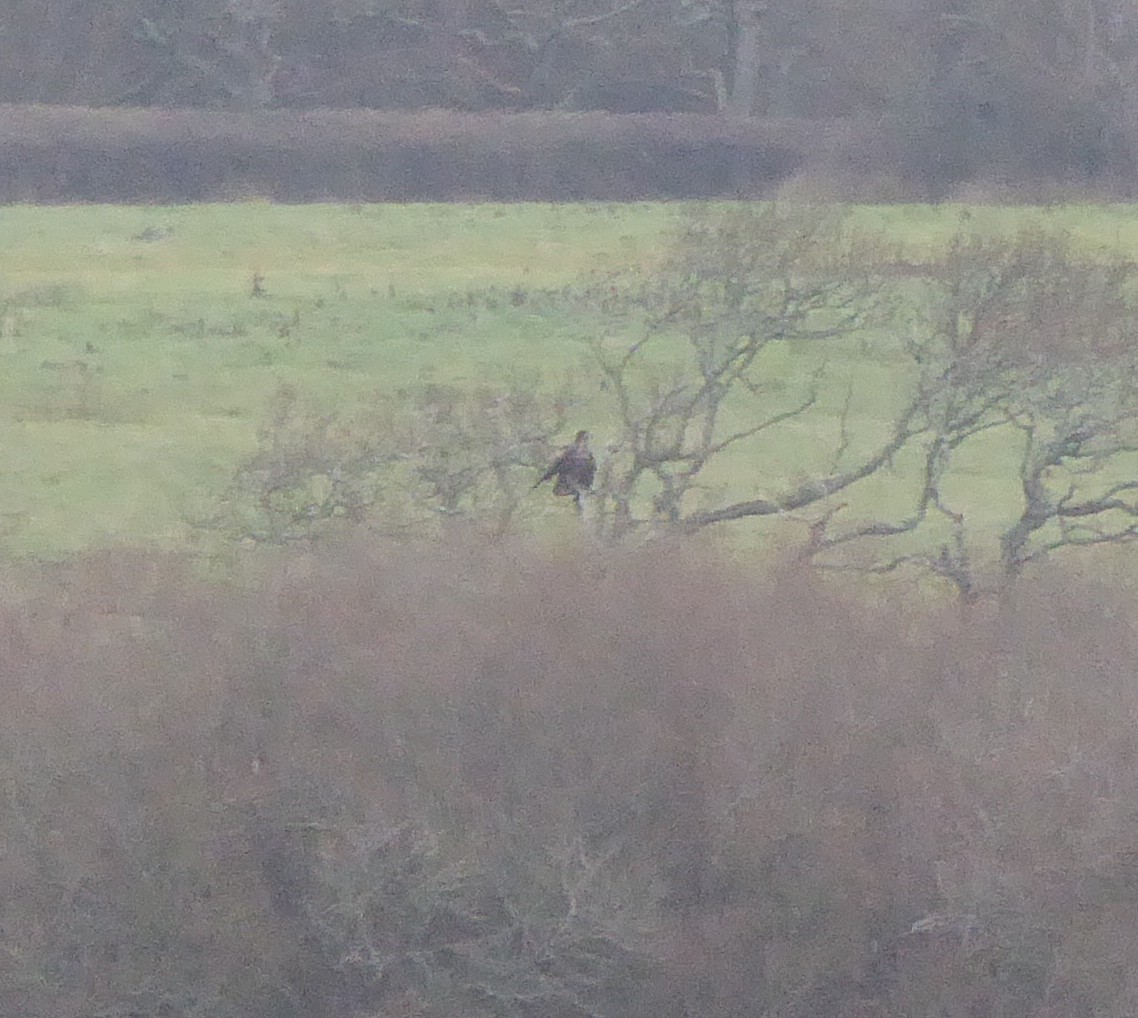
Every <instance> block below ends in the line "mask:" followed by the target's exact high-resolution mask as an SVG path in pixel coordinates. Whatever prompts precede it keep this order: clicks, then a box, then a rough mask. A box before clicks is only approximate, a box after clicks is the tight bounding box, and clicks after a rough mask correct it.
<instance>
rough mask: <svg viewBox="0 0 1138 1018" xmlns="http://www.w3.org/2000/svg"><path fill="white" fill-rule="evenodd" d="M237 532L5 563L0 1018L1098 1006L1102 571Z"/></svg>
mask: <svg viewBox="0 0 1138 1018" xmlns="http://www.w3.org/2000/svg"><path fill="white" fill-rule="evenodd" d="M705 554H706V549H705ZM243 562H244V565H245V566H246V567H247V571H246V570H243V575H245V577H246V582H245V583H244V584H242V585H241V586H240V587H235V586H227V585H223V584H220V583H217V582H212V581H210V580H209V579H208V578H207V577H205V576H203V575H202V570H201V569H200V567H198V566H194V565H193V564H192V563H187V562H179V561H177V560H173V559H169V558H161V557H158V556H155V555H148V554H146V553H141V552H126V551H118V552H108V553H103V554H97V555H91V556H88V557H86V558H84V559H79V560H76V561H73V562H72V563H70V564H68V565H66V566H61V567H58V568H56V569H55V570H48V569H47V568H44V569H41V570H39V571H36V570H32V571H27V570H20V569H19V568H17V567H16V566H15V565H14V564H11V563H9V564H8V565H7V574H6V575H7V587H6V589H7V590H8V591H9V597H8V598H7V599H6V601H5V602H3V603H0V651H2V653H3V661H4V667H3V668H0V707H2V708H3V709H2V710H0V766H2V773H3V776H4V779H3V781H0V824H2V825H3V830H4V850H3V852H0V886H3V888H4V894H3V896H0V948H2V952H0V959H2V960H0V1001H2V1002H3V1003H4V1005H6V1006H5V1007H3V1008H2V1009H0V1010H2V1012H3V1014H4V1015H11V1016H16V1015H18V1016H21V1018H92V1016H95V1015H99V1016H103V1018H191V1016H204V1015H209V1016H210V1018H397V1016H406V1018H410V1016H418V1018H683V1016H690V1015H699V1016H701V1018H740V1016H759V1015H772V1016H773V1015H776V1014H777V1015H779V1016H780V1018H868V1016H870V1015H872V1016H874V1018H909V1016H915V1015H921V1016H933V1015H936V1016H940V1018H966V1016H978V1015H999V1016H1002V1018H1058V1016H1060V1015H1062V1016H1063V1018H1132V1016H1133V1015H1135V1014H1138V986H1136V985H1135V981H1134V979H1133V973H1134V972H1135V971H1138V939H1136V938H1135V937H1134V930H1135V928H1136V927H1138V827H1136V825H1135V822H1134V813H1135V807H1134V802H1135V789H1136V788H1138V726H1136V725H1135V720H1136V718H1138V686H1136V684H1135V682H1134V667H1133V661H1134V655H1135V652H1136V651H1138V628H1136V627H1135V625H1134V624H1133V619H1134V610H1133V609H1134V602H1133V598H1132V597H1131V596H1130V595H1128V594H1126V593H1125V592H1121V591H1114V592H1112V591H1110V590H1106V589H1095V588H1093V587H1089V586H1087V585H1086V584H1083V583H1080V582H1079V581H1078V580H1077V578H1075V577H1073V576H1071V575H1069V574H1065V573H1063V572H1059V571H1057V570H1044V571H1041V572H1039V573H1038V574H1036V575H1035V576H1033V578H1032V579H1033V581H1034V582H1033V584H1032V585H1028V584H1027V583H1025V584H1024V585H1022V586H1021V587H1019V588H1017V591H1016V593H1015V596H1014V597H1008V598H1006V599H1005V600H1004V601H1002V602H1001V603H980V604H977V605H974V606H970V607H967V608H964V609H961V610H959V611H953V610H952V609H951V606H950V605H949V604H948V603H940V604H938V603H936V602H934V601H931V600H930V601H929V602H927V603H925V604H924V605H922V604H921V600H920V598H916V597H914V596H913V592H912V591H911V590H907V589H900V590H898V591H897V595H898V596H896V597H891V596H889V595H888V593H887V592H885V591H880V590H879V591H878V592H877V593H878V595H879V596H878V597H877V598H875V599H874V600H875V603H874V604H869V603H867V601H868V600H869V599H867V598H865V597H864V595H863V594H861V593H857V592H847V593H846V594H843V592H842V590H841V589H839V588H837V587H836V586H835V585H834V584H833V583H823V582H820V581H819V580H818V579H817V577H812V576H810V575H803V574H802V571H801V570H800V569H798V568H796V564H795V563H790V564H789V568H787V569H785V570H784V571H780V572H771V571H767V572H765V573H763V572H760V571H758V570H756V569H755V568H754V567H752V569H751V570H750V571H749V572H748V571H744V570H743V569H741V568H738V567H734V566H731V565H729V564H728V563H727V562H725V561H723V560H722V559H720V560H714V559H709V560H704V561H701V560H700V557H699V556H697V554H696V546H695V545H689V546H688V548H687V549H683V548H677V547H667V548H666V547H663V546H660V547H657V548H656V549H648V550H645V551H642V552H640V553H636V554H632V553H628V554H621V553H617V552H615V551H611V552H610V553H609V554H607V555H604V556H601V555H598V554H597V553H596V549H585V548H582V549H579V553H578V554H577V555H572V556H571V555H569V554H564V555H558V556H551V555H546V554H541V553H537V552H535V551H533V550H526V549H525V548H522V547H520V546H509V547H505V546H498V547H496V548H486V547H481V546H479V545H471V544H466V543H465V542H462V541H459V540H457V539H452V540H451V541H450V543H444V544H443V545H441V546H439V547H437V548H432V549H426V548H424V549H414V548H410V547H397V546H394V545H385V544H383V543H381V542H378V541H375V540H372V541H368V542H364V541H360V542H358V543H352V544H349V545H347V546H345V547H342V548H336V549H334V548H331V547H329V546H327V545H325V546H314V547H312V548H309V549H307V550H305V551H293V552H290V553H289V554H288V555H286V556H284V557H283V558H282V560H281V562H280V564H279V566H272V567H269V566H267V564H266V563H265V562H264V561H263V560H259V562H257V563H255V562H254V561H252V560H251V559H250V560H243ZM254 576H257V577H260V579H259V580H258V581H254V580H253V577H254ZM17 590H18V591H20V598H19V599H18V602H17V599H16V598H14V597H12V596H11V594H12V592H14V591H17Z"/></svg>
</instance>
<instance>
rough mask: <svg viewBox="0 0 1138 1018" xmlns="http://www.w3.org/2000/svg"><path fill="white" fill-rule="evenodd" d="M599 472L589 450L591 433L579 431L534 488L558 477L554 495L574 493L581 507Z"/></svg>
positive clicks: (574, 497) (578, 505)
mask: <svg viewBox="0 0 1138 1018" xmlns="http://www.w3.org/2000/svg"><path fill="white" fill-rule="evenodd" d="M596 474H597V461H596V460H595V459H593V454H592V453H591V452H590V451H589V433H588V432H587V431H578V432H577V437H576V438H574V439H573V444H572V445H567V446H566V447H565V448H564V449H563V450H562V451H561V455H560V456H558V457H557V459H555V460H554V461H553V462H552V463H551V464H550V465H549V469H548V470H546V471H545V473H544V474H542V475H541V477H540V478H538V481H537V483H536V484H535V485H534V489H537V488H540V487H541V486H542V485H543V484H544V483H545V482H546V481H548V480H550V479H552V478H553V477H556V478H557V483H556V484H554V486H553V494H554V495H572V496H573V501H574V502H575V503H576V505H577V508H578V509H580V508H581V499H582V497H583V496H585V495H586V494H588V493H589V492H590V491H592V490H593V478H594V477H595V476H596Z"/></svg>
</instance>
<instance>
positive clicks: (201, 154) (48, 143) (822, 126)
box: [0, 105, 880, 202]
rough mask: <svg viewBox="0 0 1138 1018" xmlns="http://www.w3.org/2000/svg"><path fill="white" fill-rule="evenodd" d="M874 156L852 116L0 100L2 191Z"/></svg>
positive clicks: (761, 175) (499, 194) (655, 176)
mask: <svg viewBox="0 0 1138 1018" xmlns="http://www.w3.org/2000/svg"><path fill="white" fill-rule="evenodd" d="M870 153H876V154H874V155H872V156H871V155H870ZM879 158H880V145H879V144H877V142H876V139H875V138H874V137H873V132H872V131H871V130H868V131H867V129H866V128H865V127H863V126H861V125H859V124H857V123H855V122H847V121H825V122H818V121H799V120H762V119H744V118H734V117H726V116H706V115H699V114H663V113H651V114H612V113H601V112H589V113H520V114H510V113H479V114H472V113H462V112H457V111H444V110H435V111H426V112H390V111H375V110H357V111H350V112H349V111H331V110H322V111H281V110H278V111H261V112H256V113H226V112H213V111H204V110H187V109H155V108H150V109H140V108H135V109H122V108H118V109H86V108H80V107H54V106H24V105H19V106H18V105H8V106H0V201H5V202H68V201H90V202H194V201H218V200H226V199H232V198H242V197H246V198H247V197H264V198H267V199H272V200H277V201H291V202H305V201H324V200H330V201H331V200H334V201H445V200H477V199H490V200H499V201H510V200H548V201H576V200H586V199H608V200H636V199H667V198H710V197H719V196H725V197H735V196H754V195H758V194H763V193H769V191H770V190H771V188H772V187H774V186H776V185H778V184H779V183H780V182H782V181H784V180H786V179H787V178H788V177H790V176H792V175H794V174H797V173H801V172H804V171H805V172H809V171H811V170H812V169H816V168H818V167H822V168H823V171H824V172H826V173H834V174H837V175H839V176H842V175H852V176H854V177H858V176H866V175H871V174H873V173H874V172H875V170H874V167H873V165H872V163H873V162H874V161H875V160H876V159H879Z"/></svg>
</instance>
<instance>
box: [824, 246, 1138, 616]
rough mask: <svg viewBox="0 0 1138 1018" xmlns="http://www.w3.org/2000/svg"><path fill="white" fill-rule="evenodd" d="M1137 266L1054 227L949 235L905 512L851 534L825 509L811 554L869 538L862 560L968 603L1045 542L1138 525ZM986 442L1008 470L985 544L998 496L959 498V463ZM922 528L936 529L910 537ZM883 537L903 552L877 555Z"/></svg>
mask: <svg viewBox="0 0 1138 1018" xmlns="http://www.w3.org/2000/svg"><path fill="white" fill-rule="evenodd" d="M1134 269H1135V267H1134V266H1133V264H1132V263H1130V262H1129V261H1127V260H1124V259H1113V260H1112V259H1110V258H1107V257H1104V256H1097V257H1094V258H1092V257H1090V256H1088V255H1085V254H1082V253H1080V252H1079V251H1078V250H1077V249H1076V248H1075V247H1074V246H1073V244H1072V242H1071V241H1070V240H1069V238H1067V237H1065V236H1062V235H1055V234H1043V233H1040V232H1037V231H1033V232H1027V233H1024V234H1021V235H1019V236H1017V237H1013V238H1001V239H984V238H978V237H975V236H964V235H961V236H959V237H957V238H956V240H955V241H954V243H953V244H952V246H951V248H950V249H949V251H948V252H947V254H946V256H945V257H944V259H943V260H942V261H941V262H940V264H939V265H937V266H936V267H935V274H934V275H933V277H932V278H931V279H930V282H929V284H928V285H929V292H928V294H927V295H926V297H925V302H924V303H925V309H926V311H925V315H924V319H923V320H922V321H920V322H916V323H913V325H912V329H913V336H912V339H911V340H910V342H909V346H910V350H911V353H912V356H913V358H914V360H915V361H916V362H917V363H918V364H919V366H920V376H919V380H918V382H917V402H918V403H919V404H920V405H921V406H922V415H923V417H924V423H925V430H924V432H923V434H922V436H921V441H922V443H923V448H922V452H921V457H920V460H921V469H920V476H921V484H920V487H919V489H918V492H917V495H916V497H915V500H914V503H913V507H912V511H911V513H910V514H909V515H908V516H907V517H906V518H904V519H902V520H899V521H897V522H895V523H890V524H883V523H882V522H880V521H873V522H866V523H862V524H859V525H854V526H851V527H847V528H846V529H841V528H840V527H834V528H831V527H830V523H831V521H832V519H833V517H831V518H828V519H827V520H826V521H825V524H826V529H825V535H824V536H822V537H821V538H820V539H819V540H818V541H816V542H815V544H814V546H813V548H812V554H817V553H820V552H826V553H831V554H830V556H829V558H828V561H829V562H830V563H831V564H833V563H834V562H835V559H834V558H833V556H832V553H833V552H834V551H835V550H836V549H838V548H843V550H845V551H849V550H850V548H851V547H854V546H860V548H861V550H862V551H863V552H864V550H865V548H866V539H873V551H872V552H871V553H870V554H871V557H872V558H873V559H874V562H873V564H872V565H871V566H870V567H869V568H872V569H874V570H877V571H892V570H895V569H897V568H900V567H902V566H907V565H918V566H924V567H927V568H929V569H931V570H932V571H934V572H935V573H937V574H939V575H941V576H943V577H944V578H946V579H947V580H949V581H950V582H951V583H953V584H954V585H955V586H956V587H957V589H958V590H959V592H960V593H961V595H962V597H964V598H965V599H966V600H969V599H973V598H975V597H976V596H977V595H978V594H979V593H981V592H982V591H983V590H985V589H988V588H990V587H992V586H1002V585H1003V584H1005V583H1007V582H1009V581H1010V580H1012V579H1014V578H1015V577H1016V576H1018V575H1019V574H1020V572H1021V571H1022V570H1023V568H1024V566H1025V565H1026V564H1027V563H1029V562H1032V561H1036V560H1038V559H1040V558H1042V557H1045V556H1046V555H1048V554H1049V553H1051V552H1054V551H1057V550H1059V549H1063V548H1068V547H1075V546H1082V545H1088V544H1102V543H1121V542H1124V541H1129V540H1132V539H1133V538H1134V537H1135V536H1138V497H1136V493H1138V482H1135V481H1134V480H1133V478H1134V469H1135V466H1138V460H1136V458H1135V454H1136V453H1138V385H1136V383H1135V367H1136V366H1138V365H1136V364H1135V353H1134V351H1133V349H1132V344H1131V343H1130V342H1129V338H1128V335H1129V332H1130V329H1131V327H1132V323H1133V320H1134V314H1135V308H1134V304H1133V283H1134ZM981 443H987V445H986V446H985V448H986V449H987V450H988V452H989V453H990V454H993V455H1001V454H1002V456H1003V458H1004V460H1005V461H1007V462H1008V464H1009V467H1010V469H1009V470H1008V476H1007V482H1006V483H1005V484H1004V485H1003V486H1002V488H1001V496H1000V501H1001V502H1004V501H1006V503H1007V505H1008V506H1009V507H1011V508H1010V510H1009V511H1008V512H1007V513H1005V514H1004V518H1005V519H1006V522H1005V523H1004V524H1003V525H1002V526H1001V527H1000V528H999V530H998V534H997V535H996V536H995V537H994V538H992V539H989V537H988V534H987V531H988V530H990V529H991V528H990V524H987V525H986V524H985V522H984V521H985V519H987V518H990V517H991V515H992V513H991V510H992V506H991V505H985V504H983V501H982V500H980V499H978V498H977V497H976V496H974V495H968V494H966V493H961V485H960V484H959V483H958V482H959V479H960V478H959V474H958V472H957V470H956V468H957V467H958V466H959V460H960V456H961V455H962V454H963V453H965V452H970V451H976V450H977V449H978V448H980V444H981ZM1001 450H1002V453H1001ZM1013 464H1014V465H1013ZM948 487H953V488H954V489H955V491H956V492H957V494H954V495H952V496H951V497H950V496H948V495H946V494H945V490H946V488H948ZM918 534H926V535H928V534H933V535H935V537H934V538H933V539H932V540H931V541H930V540H927V539H926V540H925V541H923V542H922V541H918V542H917V543H916V544H915V545H914V544H912V543H911V542H912V539H913V537H914V536H915V535H918ZM883 537H887V538H899V537H903V538H904V540H903V542H902V543H904V544H906V547H904V548H903V549H902V550H900V551H895V552H889V551H886V553H885V554H884V555H882V554H881V552H882V550H883V548H882V545H881V543H880V540H879V539H881V538H883ZM886 547H887V546H886ZM823 560H826V558H825V556H824V557H823ZM839 561H841V560H839ZM844 564H846V565H848V564H850V563H849V560H844ZM857 567H858V568H863V567H865V563H864V561H863V562H860V563H858V564H857Z"/></svg>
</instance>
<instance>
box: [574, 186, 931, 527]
mask: <svg viewBox="0 0 1138 1018" xmlns="http://www.w3.org/2000/svg"><path fill="white" fill-rule="evenodd" d="M843 218H844V217H843V214H842V213H840V212H839V211H837V210H834V209H831V208H826V207H817V208H802V207H797V208H782V207H779V206H774V205H772V206H764V207H761V208H733V209H731V210H730V211H729V212H727V213H723V214H720V215H715V216H712V217H711V218H708V219H706V220H704V221H700V222H695V223H692V224H689V225H688V226H687V227H686V228H685V230H684V231H683V233H682V235H681V236H680V237H679V238H678V240H677V245H676V253H675V255H674V257H673V258H672V259H671V260H669V261H668V262H667V264H665V265H664V266H663V267H662V268H661V269H660V270H658V271H657V272H655V273H653V274H652V276H651V277H650V278H648V279H646V280H642V281H641V282H640V283H639V284H638V285H634V286H631V287H629V288H628V290H627V292H626V293H625V295H624V296H623V297H621V298H616V299H615V303H616V304H618V305H620V306H619V307H613V310H614V311H615V312H616V313H617V314H627V313H628V312H629V310H630V309H636V308H641V309H645V310H646V314H645V315H644V321H643V324H642V326H641V327H642V330H643V334H642V335H641V337H640V338H639V339H637V340H636V341H635V342H633V343H631V344H626V345H617V344H614V343H613V342H611V341H609V340H605V339H601V340H595V341H594V342H593V343H592V349H593V353H594V357H595V359H596V362H597V364H598V366H599V369H600V371H601V373H602V375H603V378H604V384H605V386H606V387H607V388H608V390H609V391H610V392H611V394H612V396H613V399H614V401H615V409H616V414H617V417H618V420H619V422H620V435H619V438H618V439H617V440H616V442H615V443H614V444H613V449H612V453H613V455H611V456H610V457H609V459H608V460H607V462H605V463H604V464H603V465H602V467H601V474H600V482H599V485H598V487H599V488H600V490H601V492H602V497H603V498H604V499H605V500H606V502H607V504H606V506H605V512H604V513H603V515H605V516H607V520H608V522H607V526H606V530H607V532H608V533H609V534H610V536H613V537H621V536H623V535H625V534H627V533H628V532H629V531H632V530H634V529H637V528H638V527H641V526H644V525H651V526H652V527H655V528H659V527H667V528H669V529H674V530H679V531H682V532H685V533H690V532H692V531H695V530H699V529H701V528H704V527H707V526H710V525H712V524H715V523H722V522H726V521H729V520H737V519H741V518H744V517H749V516H767V515H773V514H778V513H784V512H786V511H788V510H794V509H798V508H801V507H803V506H807V505H811V504H813V503H816V502H820V501H822V500H824V499H826V498H827V497H829V496H830V495H833V494H835V493H836V492H839V491H842V490H843V489H845V488H847V487H849V486H850V485H851V484H853V483H855V482H856V481H858V480H860V479H861V478H864V477H866V476H868V475H869V474H871V473H873V472H874V471H876V470H878V469H880V468H881V467H882V466H884V465H885V464H887V463H888V462H890V460H891V459H892V457H893V456H894V455H895V454H896V452H897V451H898V450H899V449H900V448H901V447H902V446H903V445H904V444H905V443H906V442H907V441H908V440H909V439H910V438H911V437H912V435H913V434H914V433H915V432H916V431H917V430H919V429H920V428H921V427H923V423H922V422H920V421H919V420H918V415H917V413H916V410H917V406H916V405H914V406H913V407H911V408H908V409H905V410H902V412H901V413H900V414H899V415H897V417H896V419H895V420H894V421H893V422H892V424H891V426H890V428H889V429H887V430H888V433H887V434H885V435H883V436H880V437H879V438H877V439H876V440H874V441H873V447H872V449H869V450H868V451H864V452H861V453H860V454H858V455H849V453H850V442H849V441H848V436H845V435H842V436H837V437H836V438H835V441H834V449H833V450H832V453H833V455H832V456H831V457H830V458H829V461H830V469H828V470H827V471H825V472H824V473H822V474H820V475H818V476H812V477H810V478H809V479H806V480H803V481H802V482H801V483H799V484H796V485H791V486H789V487H783V488H782V490H776V491H772V492H771V493H770V494H768V495H762V496H759V495H755V496H751V497H747V498H742V499H737V500H729V499H721V500H719V501H716V500H714V498H713V497H711V496H710V494H709V492H708V489H707V486H706V483H705V477H706V471H707V468H708V467H709V466H710V465H711V464H712V463H713V462H715V461H721V460H722V458H723V457H724V456H725V454H729V453H734V452H735V451H736V450H744V449H746V448H747V447H748V446H750V447H751V448H753V447H754V446H753V443H754V442H756V441H757V440H760V439H762V438H764V437H767V436H774V435H775V433H776V429H777V428H778V427H779V426H780V425H785V424H787V423H788V422H790V421H794V420H795V419H799V418H803V417H804V415H807V414H808V413H809V412H811V411H813V412H814V413H815V414H821V415H823V416H827V414H826V413H825V411H826V410H827V409H829V408H823V407H822V406H821V400H822V395H821V394H822V390H823V388H826V387H827V386H828V388H829V389H831V390H832V389H833V385H832V384H830V380H829V377H828V372H827V355H828V353H829V352H831V349H832V348H835V347H838V348H840V347H842V346H843V345H848V344H851V343H853V344H856V343H858V342H860V339H859V337H860V336H861V335H862V333H863V330H865V329H867V328H869V327H871V326H873V325H875V324H877V325H880V324H881V322H882V321H883V320H884V318H885V317H886V316H887V315H888V312H889V301H888V300H887V297H888V288H887V286H886V283H885V280H884V277H883V276H882V275H881V274H880V272H879V268H880V266H881V265H882V264H883V252H882V250H881V249H880V248H879V246H878V245H877V244H875V243H874V242H872V241H868V240H865V239H860V240H855V239H853V238H852V237H851V235H850V234H849V233H848V232H847V231H846V229H845V226H844V222H843ZM618 289H619V288H618ZM610 306H611V305H610ZM780 348H781V349H783V350H786V349H789V350H790V351H792V353H791V356H794V357H796V358H798V360H797V367H798V378H799V381H798V382H796V383H794V384H792V385H791V386H790V388H789V389H787V386H786V382H785V375H784V369H781V368H778V367H776V366H775V365H774V364H773V363H772V360H771V355H772V354H775V353H776V351H777V350H778V349H780ZM828 398H829V399H830V400H831V401H832V393H831V394H830V396H829V397H828ZM829 416H830V418H831V419H832V414H831V415H829ZM770 440H772V441H777V439H776V438H773V437H771V438H770ZM863 444H864V443H863Z"/></svg>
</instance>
